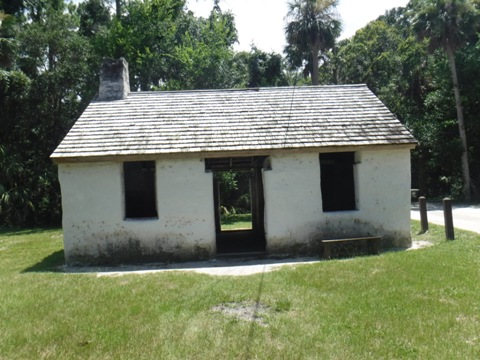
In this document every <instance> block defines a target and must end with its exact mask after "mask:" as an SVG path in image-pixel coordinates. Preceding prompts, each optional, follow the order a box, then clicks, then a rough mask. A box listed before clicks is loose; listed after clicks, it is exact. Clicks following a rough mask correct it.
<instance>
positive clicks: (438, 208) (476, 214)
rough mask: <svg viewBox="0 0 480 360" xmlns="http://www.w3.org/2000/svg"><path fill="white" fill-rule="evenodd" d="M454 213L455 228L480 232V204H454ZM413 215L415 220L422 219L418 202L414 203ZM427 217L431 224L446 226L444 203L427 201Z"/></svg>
mask: <svg viewBox="0 0 480 360" xmlns="http://www.w3.org/2000/svg"><path fill="white" fill-rule="evenodd" d="M452 215H453V227H454V228H457V229H462V230H469V231H473V232H476V233H478V234H480V205H462V204H458V205H453V206H452ZM411 217H412V219H413V220H420V210H419V208H418V203H415V204H412V207H411ZM427 219H428V222H429V223H430V224H436V225H442V226H444V225H445V222H444V219H443V205H442V204H441V203H427Z"/></svg>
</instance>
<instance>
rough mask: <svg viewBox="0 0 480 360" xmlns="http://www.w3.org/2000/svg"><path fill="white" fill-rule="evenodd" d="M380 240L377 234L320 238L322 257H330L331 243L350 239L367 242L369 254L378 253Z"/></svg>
mask: <svg viewBox="0 0 480 360" xmlns="http://www.w3.org/2000/svg"><path fill="white" fill-rule="evenodd" d="M380 240H381V237H379V236H368V237H357V238H345V239H326V240H321V243H322V245H323V258H324V259H327V260H328V259H330V258H331V246H332V245H333V244H341V243H348V242H352V241H365V242H367V244H368V252H369V254H374V255H378V254H379V253H380Z"/></svg>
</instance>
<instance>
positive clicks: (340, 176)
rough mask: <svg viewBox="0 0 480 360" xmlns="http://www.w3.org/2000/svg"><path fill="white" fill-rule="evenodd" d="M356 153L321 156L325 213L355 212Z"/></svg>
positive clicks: (325, 154)
mask: <svg viewBox="0 0 480 360" xmlns="http://www.w3.org/2000/svg"><path fill="white" fill-rule="evenodd" d="M354 163H355V153H353V152H339V153H324V154H320V177H321V179H320V181H321V190H322V202H323V211H345V210H355V209H356V205H355V180H354V175H353V165H354Z"/></svg>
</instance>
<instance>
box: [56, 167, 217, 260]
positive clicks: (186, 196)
mask: <svg viewBox="0 0 480 360" xmlns="http://www.w3.org/2000/svg"><path fill="white" fill-rule="evenodd" d="M122 172H123V165H122V163H88V164H60V165H59V178H60V183H61V188H62V206H63V229H64V243H65V255H66V260H67V263H69V264H74V263H92V262H105V261H109V260H114V261H115V260H116V261H124V260H137V259H138V260H143V261H154V260H157V261H158V260H174V259H191V258H206V257H210V256H213V255H214V254H215V251H216V250H215V227H214V212H213V206H214V205H213V185H212V174H211V173H205V165H204V163H203V162H202V161H200V160H199V159H194V160H175V161H166V160H158V161H157V162H156V189H157V209H158V215H159V216H158V219H145V220H144V219H141V220H140V219H135V220H134V219H127V220H125V219H124V192H123V176H122Z"/></svg>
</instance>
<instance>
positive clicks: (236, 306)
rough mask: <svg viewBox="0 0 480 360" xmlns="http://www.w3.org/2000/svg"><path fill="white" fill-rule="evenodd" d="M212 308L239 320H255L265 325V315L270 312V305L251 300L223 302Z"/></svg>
mask: <svg viewBox="0 0 480 360" xmlns="http://www.w3.org/2000/svg"><path fill="white" fill-rule="evenodd" d="M212 310H213V311H217V312H220V313H222V314H224V315H226V316H229V317H233V318H236V319H239V320H243V321H251V322H255V323H257V324H258V325H260V326H267V323H266V320H265V317H266V316H267V315H268V313H269V312H271V308H270V306H268V305H265V304H262V303H256V302H253V301H242V302H230V303H224V304H220V305H216V306H214V307H213V308H212Z"/></svg>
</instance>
